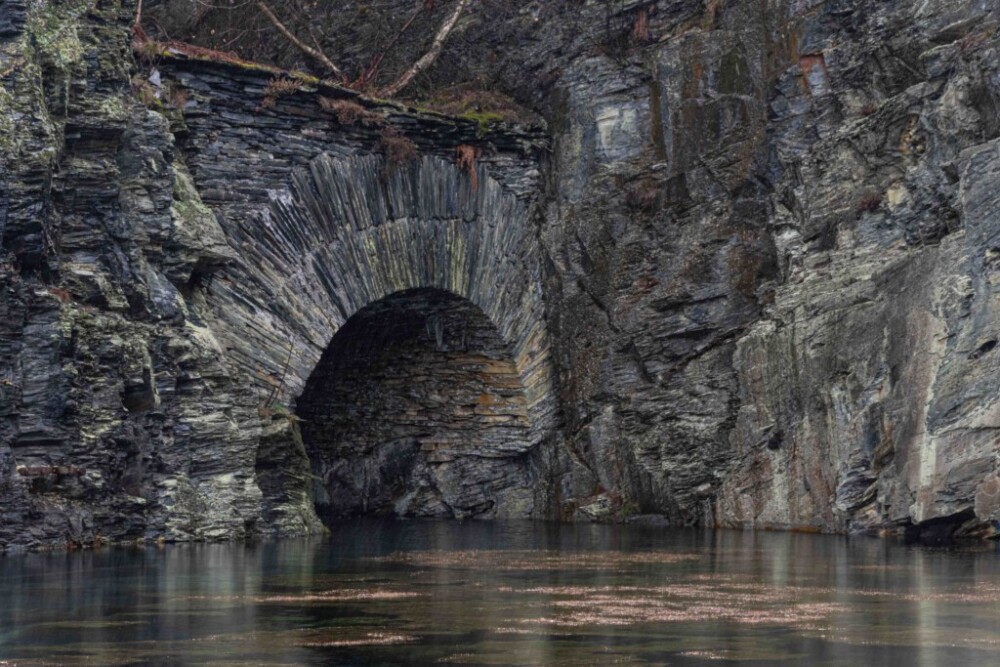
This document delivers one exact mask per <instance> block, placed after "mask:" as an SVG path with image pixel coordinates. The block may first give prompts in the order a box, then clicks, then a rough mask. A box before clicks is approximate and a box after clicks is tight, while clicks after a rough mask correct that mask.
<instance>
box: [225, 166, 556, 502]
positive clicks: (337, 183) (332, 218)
mask: <svg viewBox="0 0 1000 667" xmlns="http://www.w3.org/2000/svg"><path fill="white" fill-rule="evenodd" d="M475 169H476V174H475V178H471V175H470V174H469V172H468V171H467V170H465V169H459V168H458V167H457V166H456V165H455V163H454V162H452V161H450V160H446V159H442V158H440V157H437V156H423V157H421V158H419V159H417V160H414V161H412V162H410V163H407V164H403V165H386V164H385V162H384V161H383V159H382V158H381V157H380V156H375V155H367V156H337V155H332V154H321V155H319V156H317V157H316V158H314V159H312V160H311V161H310V162H309V163H308V164H307V165H305V166H303V167H300V168H297V169H295V170H294V171H293V172H292V179H291V183H290V184H289V186H288V187H287V188H285V189H281V190H274V191H271V192H269V201H270V205H269V207H268V208H267V209H266V210H262V211H261V212H260V214H259V215H258V216H257V217H254V218H249V219H246V220H243V221H240V222H239V223H238V227H237V225H236V224H234V222H233V221H227V222H225V223H224V224H225V225H227V226H228V228H229V229H230V231H228V234H229V236H230V240H231V243H235V244H237V245H238V246H239V249H240V254H241V258H240V260H241V261H239V262H235V263H233V264H231V265H230V266H228V267H227V268H226V270H225V271H224V272H223V273H221V274H219V275H217V276H216V277H215V278H213V280H212V283H211V285H210V286H209V299H210V300H211V301H213V302H214V310H215V312H216V314H217V318H218V321H217V322H214V323H213V324H212V327H211V330H212V332H213V333H215V335H216V336H217V337H218V338H219V339H220V345H222V346H224V347H225V351H226V356H227V358H228V359H229V360H230V362H231V363H233V364H234V365H235V366H236V367H237V368H238V369H239V370H240V371H241V372H243V373H245V374H246V375H248V376H250V377H253V378H256V379H257V381H258V383H257V393H258V400H263V399H264V397H268V396H271V395H277V396H279V397H280V401H281V402H282V403H284V404H285V405H287V406H289V407H290V408H292V409H294V407H295V406H294V403H295V399H296V397H298V396H300V395H301V394H302V392H303V391H304V390H305V388H306V383H307V381H308V379H309V377H310V376H311V375H312V373H313V370H314V369H315V368H316V366H317V364H318V363H319V362H320V360H321V357H322V355H323V353H324V351H325V350H327V348H328V347H329V345H330V343H331V341H332V340H333V338H334V336H335V335H336V333H337V332H338V331H339V330H340V329H341V327H342V326H344V325H345V323H347V322H348V320H350V319H351V317H352V316H354V315H356V314H357V313H359V312H360V311H362V310H363V309H364V308H366V307H368V306H369V305H370V304H373V303H378V302H380V301H381V300H382V299H385V298H386V297H389V296H390V295H393V294H396V293H402V292H407V291H409V290H418V289H436V290H441V291H443V292H447V293H449V294H453V295H455V296H456V297H460V298H462V299H464V300H466V301H468V302H469V303H470V304H474V305H475V307H476V308H477V309H478V310H479V311H481V312H482V313H483V315H484V316H485V317H486V318H487V319H488V320H489V321H490V322H491V323H492V325H493V327H494V328H495V330H496V331H497V333H498V335H499V338H500V339H501V340H502V342H503V344H504V345H505V349H507V350H508V351H509V355H510V358H511V360H512V363H513V365H514V368H515V369H516V372H517V375H518V377H519V379H520V383H521V385H522V386H523V388H524V405H525V412H526V415H527V423H528V429H529V431H528V436H527V440H526V446H527V447H528V448H531V447H534V446H536V445H537V444H538V443H540V442H542V441H543V440H544V439H545V438H546V437H547V436H548V435H549V434H550V433H551V432H552V430H553V428H554V413H555V399H554V395H553V392H552V371H551V365H550V359H549V344H548V339H547V333H546V330H545V317H544V303H543V296H542V286H541V273H542V269H541V261H540V257H539V244H538V240H537V229H536V228H535V226H534V223H533V221H532V218H531V211H530V202H526V201H523V200H522V199H521V198H519V196H518V195H517V194H515V193H514V192H512V191H511V190H510V189H508V188H506V187H505V186H504V185H502V184H501V183H500V182H498V181H497V180H496V179H494V178H493V177H492V176H491V174H490V171H489V169H488V167H487V165H486V164H485V163H482V162H481V163H480V164H478V165H477V166H476V167H475ZM275 387H278V389H277V390H275ZM264 493H265V496H267V495H268V493H269V492H268V491H265V492H264ZM266 502H267V499H266V497H265V503H266Z"/></svg>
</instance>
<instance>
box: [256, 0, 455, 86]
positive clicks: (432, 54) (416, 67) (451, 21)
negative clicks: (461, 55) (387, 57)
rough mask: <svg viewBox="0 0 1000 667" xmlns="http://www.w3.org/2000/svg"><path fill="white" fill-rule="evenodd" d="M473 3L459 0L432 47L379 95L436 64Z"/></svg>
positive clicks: (439, 30) (402, 84)
mask: <svg viewBox="0 0 1000 667" xmlns="http://www.w3.org/2000/svg"><path fill="white" fill-rule="evenodd" d="M261 4H263V3H261ZM471 4H472V0H458V2H457V3H456V4H455V8H454V9H453V10H452V11H451V14H450V15H449V16H448V18H446V19H445V20H444V23H442V24H441V27H440V28H439V29H438V32H437V35H435V36H434V41H433V42H431V48H429V49H428V50H427V53H425V54H424V55H423V56H421V58H420V60H418V61H417V62H415V63H413V65H411V66H410V67H409V69H407V70H406V71H405V72H403V73H402V74H401V75H400V76H399V78H398V79H396V80H395V81H394V82H393V83H391V84H389V85H388V86H386V87H385V88H383V89H382V90H380V91H379V95H381V96H382V97H392V96H393V95H396V94H397V93H399V91H401V90H402V89H403V88H405V87H406V86H408V85H409V84H410V82H411V81H413V79H414V77H416V76H417V75H418V74H420V73H421V72H423V71H424V70H425V69H427V68H428V67H430V66H431V65H433V64H434V61H435V60H437V58H438V56H439V55H441V49H443V48H444V43H445V40H447V39H448V35H450V34H451V31H452V30H454V29H455V25H456V24H457V23H458V19H459V18H460V17H461V16H462V12H464V11H465V9H466V8H467V7H468V6H469V5H471Z"/></svg>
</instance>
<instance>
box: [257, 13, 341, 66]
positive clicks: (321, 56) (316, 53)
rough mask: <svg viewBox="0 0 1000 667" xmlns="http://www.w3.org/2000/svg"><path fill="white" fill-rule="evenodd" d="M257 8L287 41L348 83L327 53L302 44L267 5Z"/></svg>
mask: <svg viewBox="0 0 1000 667" xmlns="http://www.w3.org/2000/svg"><path fill="white" fill-rule="evenodd" d="M257 8H258V9H260V11H261V12H262V13H263V14H264V16H266V17H267V18H268V20H269V21H271V23H272V24H273V25H274V27H275V28H277V29H278V32H280V33H281V34H282V35H284V36H285V39H287V40H288V41H289V42H291V43H292V44H294V45H295V46H296V47H297V48H298V49H299V50H300V51H302V53H305V54H306V55H307V56H310V57H312V58H315V59H316V60H318V61H320V62H321V63H323V65H324V66H325V67H326V68H327V69H328V70H330V72H332V73H333V75H334V76H336V77H337V78H339V79H340V80H341V81H347V77H346V76H345V75H344V72H343V71H342V70H341V69H340V68H339V67H337V66H336V65H335V64H333V61H332V60H330V59H329V58H328V57H327V56H326V54H325V53H323V52H322V51H320V50H319V49H314V48H313V47H311V46H309V45H308V44H306V43H304V42H302V41H301V40H300V39H299V38H298V37H296V36H295V35H294V34H292V31H291V30H289V29H288V28H286V27H285V24H284V23H282V22H281V21H280V20H279V19H278V17H277V16H275V15H274V12H273V11H271V8H270V7H268V6H267V3H265V2H258V3H257Z"/></svg>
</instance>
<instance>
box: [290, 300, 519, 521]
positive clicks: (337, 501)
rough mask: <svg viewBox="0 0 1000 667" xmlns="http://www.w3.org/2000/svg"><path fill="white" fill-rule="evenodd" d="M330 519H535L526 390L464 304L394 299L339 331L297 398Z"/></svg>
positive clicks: (487, 325) (321, 505)
mask: <svg viewBox="0 0 1000 667" xmlns="http://www.w3.org/2000/svg"><path fill="white" fill-rule="evenodd" d="M296 414H297V416H298V417H299V418H300V419H301V431H302V437H303V442H304V444H305V448H306V452H307V453H308V455H309V458H310V460H311V464H312V471H313V479H314V484H315V494H314V495H315V498H316V506H317V509H318V511H319V513H320V514H321V515H322V516H325V517H328V518H335V517H338V516H343V515H348V514H355V513H378V514H396V515H401V516H425V517H449V518H451V517H455V518H464V517H471V516H477V517H491V516H497V515H511V514H514V515H525V514H530V513H531V509H532V506H533V496H534V491H533V489H532V488H531V486H532V485H530V484H528V481H529V480H530V479H531V472H530V461H529V457H527V456H526V454H527V452H528V450H529V449H530V448H531V444H532V443H531V429H530V427H529V420H528V414H527V409H526V399H525V394H524V387H523V386H522V384H521V380H520V377H519V375H518V372H517V368H516V367H515V365H514V363H513V361H512V358H511V355H510V350H509V346H508V345H507V344H505V343H504V341H503V340H502V339H501V338H500V336H499V334H498V332H497V330H496V328H495V327H494V326H493V324H492V323H491V322H490V320H489V318H487V317H486V316H485V314H484V313H483V312H482V311H481V310H480V309H479V308H478V307H476V306H475V305H474V304H472V303H471V302H470V301H468V300H467V299H464V298H462V297H459V296H456V295H455V294H453V293H451V292H448V291H446V290H441V289H433V288H431V289H428V288H424V289H414V290H405V291H402V292H397V293H395V294H392V295H390V296H387V297H385V298H383V299H381V300H379V301H377V302H375V303H373V304H370V305H369V306H366V307H365V308H363V309H361V310H360V311H358V312H357V313H356V314H355V315H354V316H353V317H351V319H350V320H348V322H347V323H346V324H345V325H344V326H343V327H341V328H340V330H339V331H338V332H337V335H336V336H334V338H333V340H332V341H331V343H330V346H329V348H328V349H327V350H326V352H325V353H324V354H323V357H322V358H321V360H320V362H319V364H318V365H317V366H316V370H315V371H314V372H313V374H312V376H311V377H310V378H309V381H308V382H307V383H306V388H305V391H304V392H303V394H302V395H301V396H300V397H299V399H298V401H297V403H296Z"/></svg>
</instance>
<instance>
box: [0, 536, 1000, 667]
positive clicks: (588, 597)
mask: <svg viewBox="0 0 1000 667" xmlns="http://www.w3.org/2000/svg"><path fill="white" fill-rule="evenodd" d="M37 664H67V665H80V664H86V665H109V666H110V665H126V664H128V665H133V664H134V665H141V664H199V665H205V664H213V665H214V664H227V665H234V664H238V665H370V664H375V665H434V664H445V665H449V664H450V665H602V666H603V665H646V664H654V665H696V664H731V665H744V664H754V665H785V664H787V665H845V666H847V665H850V666H852V667H853V666H857V665H892V666H893V667H897V666H898V667H903V666H910V665H917V666H927V665H949V666H951V665H963V666H973V665H990V666H993V665H1000V553H998V552H997V550H996V549H995V548H994V547H992V546H991V547H983V548H978V549H966V550H949V551H945V550H927V549H918V548H908V547H905V546H902V545H899V544H894V543H890V542H884V541H880V540H874V539H853V540H847V539H845V538H837V537H824V536H816V535H791V534H781V533H743V532H735V531H720V532H714V533H713V532H669V531H664V530H662V529H648V528H645V529H644V528H638V527H625V526H589V525H587V526H550V525H542V524H532V523H508V524H483V523H464V524H458V523H431V522H400V523H396V522H360V523H357V524H350V525H345V526H341V527H339V528H337V529H336V530H335V532H334V534H333V535H332V536H331V538H330V539H329V540H321V541H286V542H277V543H267V544H261V545H256V546H245V545H221V546H170V547H166V548H159V549H158V548H146V549H144V550H131V549H109V550H104V551H99V552H91V553H73V554H62V553H60V554H45V555H26V556H25V555H19V556H11V557H7V558H0V665H3V666H5V667H6V666H7V665H37Z"/></svg>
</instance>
